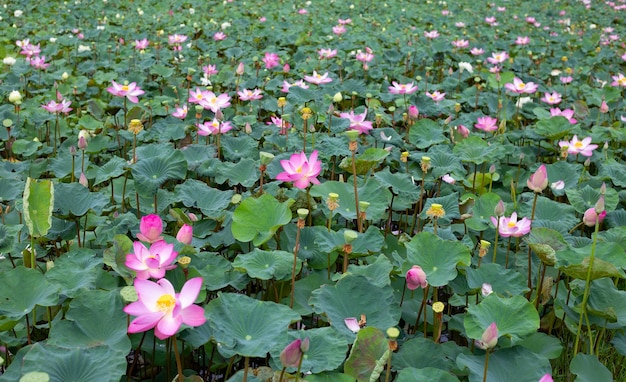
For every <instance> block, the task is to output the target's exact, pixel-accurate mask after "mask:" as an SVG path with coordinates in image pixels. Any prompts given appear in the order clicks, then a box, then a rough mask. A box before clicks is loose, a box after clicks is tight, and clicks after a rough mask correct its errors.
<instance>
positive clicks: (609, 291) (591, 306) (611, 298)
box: [587, 278, 626, 326]
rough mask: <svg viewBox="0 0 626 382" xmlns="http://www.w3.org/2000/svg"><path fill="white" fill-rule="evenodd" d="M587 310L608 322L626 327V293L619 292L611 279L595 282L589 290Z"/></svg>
mask: <svg viewBox="0 0 626 382" xmlns="http://www.w3.org/2000/svg"><path fill="white" fill-rule="evenodd" d="M587 310H588V311H589V313H591V314H593V315H594V316H599V317H601V318H604V319H606V320H608V322H617V323H618V324H619V325H620V326H626V292H624V291H620V290H617V288H615V284H614V283H613V281H612V280H611V279H609V278H603V279H599V280H594V281H593V282H592V283H591V287H590V288H589V301H588V305H587Z"/></svg>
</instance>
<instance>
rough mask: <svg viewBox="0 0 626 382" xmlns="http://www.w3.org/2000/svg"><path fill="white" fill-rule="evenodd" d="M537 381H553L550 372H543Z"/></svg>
mask: <svg viewBox="0 0 626 382" xmlns="http://www.w3.org/2000/svg"><path fill="white" fill-rule="evenodd" d="M538 382H554V380H553V379H552V376H551V375H550V374H544V375H543V377H541V379H540V380H539V381H538Z"/></svg>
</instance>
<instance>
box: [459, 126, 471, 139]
mask: <svg viewBox="0 0 626 382" xmlns="http://www.w3.org/2000/svg"><path fill="white" fill-rule="evenodd" d="M456 131H458V132H459V134H461V136H462V137H463V138H467V137H468V136H469V134H470V131H469V129H468V128H467V127H465V126H463V125H458V126H457V127H456Z"/></svg>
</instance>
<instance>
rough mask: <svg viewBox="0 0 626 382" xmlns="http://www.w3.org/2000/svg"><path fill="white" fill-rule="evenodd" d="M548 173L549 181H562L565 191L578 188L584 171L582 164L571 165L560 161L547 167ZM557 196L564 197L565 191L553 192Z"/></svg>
mask: <svg viewBox="0 0 626 382" xmlns="http://www.w3.org/2000/svg"><path fill="white" fill-rule="evenodd" d="M546 170H547V172H548V179H549V182H550V183H554V182H557V181H559V180H562V181H563V182H564V183H565V189H566V190H567V189H570V188H575V187H578V181H579V179H580V173H581V171H582V170H583V165H582V164H580V163H571V162H566V161H558V162H555V163H552V164H549V165H547V166H546ZM553 192H554V193H555V194H557V195H559V196H560V195H563V194H564V193H565V191H564V190H561V191H560V192H559V191H557V190H553Z"/></svg>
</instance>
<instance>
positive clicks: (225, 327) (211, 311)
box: [205, 293, 300, 357]
mask: <svg viewBox="0 0 626 382" xmlns="http://www.w3.org/2000/svg"><path fill="white" fill-rule="evenodd" d="M205 316H206V318H207V320H208V321H209V325H210V328H211V330H212V331H213V337H214V339H215V341H216V342H217V343H218V345H220V346H218V349H219V352H220V354H221V355H222V356H224V357H232V356H234V355H240V356H244V357H265V356H266V354H267V353H268V352H269V351H270V350H271V349H272V348H273V347H274V346H276V344H277V343H278V341H279V339H280V337H281V336H284V335H286V333H287V329H288V327H289V325H290V324H291V323H293V322H295V321H298V320H300V315H298V314H297V313H295V312H294V311H293V310H291V309H289V307H287V306H285V305H279V304H276V303H273V302H268V301H259V300H255V299H252V298H250V297H248V296H245V295H242V294H235V293H221V294H220V295H219V297H218V298H216V299H214V300H212V301H211V302H210V303H209V304H208V305H207V306H206V308H205Z"/></svg>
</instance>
